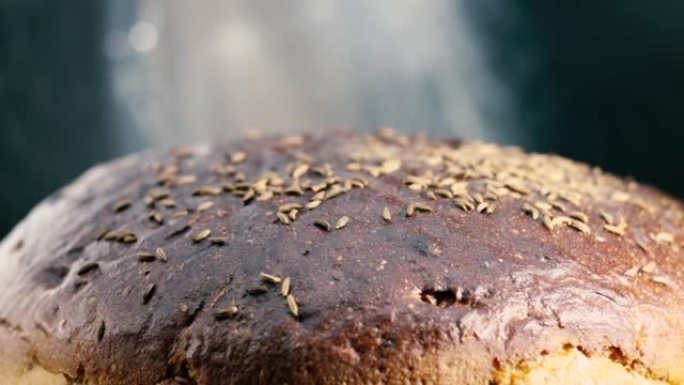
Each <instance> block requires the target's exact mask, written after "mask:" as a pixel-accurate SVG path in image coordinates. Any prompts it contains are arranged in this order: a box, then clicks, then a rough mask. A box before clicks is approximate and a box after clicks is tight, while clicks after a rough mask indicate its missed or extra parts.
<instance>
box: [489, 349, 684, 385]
mask: <svg viewBox="0 0 684 385" xmlns="http://www.w3.org/2000/svg"><path fill="white" fill-rule="evenodd" d="M494 380H495V382H494V383H495V384H497V385H557V384H564V385H613V384H615V385H618V384H621V385H680V384H675V383H672V382H664V381H660V380H656V379H649V378H648V377H646V376H644V375H642V374H640V373H638V372H636V371H634V370H632V369H630V368H626V367H625V366H623V365H621V364H619V363H617V362H615V361H612V360H611V359H609V358H607V357H601V356H592V357H589V356H587V355H585V354H584V353H582V352H580V351H579V350H577V349H565V350H563V351H561V352H558V353H555V354H552V355H547V356H544V357H542V358H540V359H539V360H538V361H536V362H525V363H522V364H520V365H518V366H516V367H513V368H511V367H505V368H502V369H499V370H497V371H496V372H495V373H494Z"/></svg>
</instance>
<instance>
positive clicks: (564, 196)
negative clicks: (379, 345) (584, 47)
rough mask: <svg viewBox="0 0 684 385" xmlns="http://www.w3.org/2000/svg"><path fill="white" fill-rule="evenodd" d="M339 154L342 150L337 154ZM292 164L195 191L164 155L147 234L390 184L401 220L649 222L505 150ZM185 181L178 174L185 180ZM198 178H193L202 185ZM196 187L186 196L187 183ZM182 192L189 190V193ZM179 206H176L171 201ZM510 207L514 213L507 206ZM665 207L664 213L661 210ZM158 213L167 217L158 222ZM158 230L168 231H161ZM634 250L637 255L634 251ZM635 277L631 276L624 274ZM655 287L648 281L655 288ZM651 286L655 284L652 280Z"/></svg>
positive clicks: (615, 193) (618, 225) (235, 165)
mask: <svg viewBox="0 0 684 385" xmlns="http://www.w3.org/2000/svg"><path fill="white" fill-rule="evenodd" d="M293 138H298V139H297V140H295V139H284V140H283V141H282V142H281V143H280V144H279V146H285V147H288V148H289V146H298V145H301V144H302V143H303V139H301V137H293ZM342 151H346V150H344V149H343V150H342ZM288 154H289V156H292V157H293V158H294V159H293V161H292V162H291V163H289V164H285V165H284V166H281V170H280V172H278V171H277V170H269V171H266V172H260V173H259V174H258V175H256V176H255V177H254V175H252V176H248V175H247V174H249V172H248V168H247V166H249V164H248V163H247V160H248V153H247V152H246V151H242V150H239V151H235V152H232V153H230V154H227V155H226V157H225V160H224V161H223V162H216V163H213V164H212V165H211V166H210V167H209V170H205V171H208V172H209V173H210V175H211V177H210V178H208V179H207V180H211V182H209V183H210V184H204V183H207V182H206V181H205V182H203V183H202V181H200V179H202V180H204V178H198V177H197V176H196V175H194V174H188V173H184V172H183V171H182V168H183V167H184V165H183V163H182V161H183V160H185V159H188V158H191V157H192V156H193V151H192V149H189V148H178V149H175V150H174V151H173V156H174V162H172V163H170V164H165V165H161V166H159V167H158V169H157V175H156V184H157V186H156V187H155V188H152V189H150V190H149V191H147V194H146V195H145V197H144V198H143V203H144V204H145V205H146V206H147V207H148V208H149V211H148V212H147V215H146V221H147V225H148V226H147V227H151V228H157V227H161V226H164V225H165V223H167V222H171V223H173V222H174V220H176V219H179V218H182V217H186V216H190V215H195V217H197V216H200V215H213V212H216V211H217V208H216V206H217V205H216V200H217V199H220V197H221V196H231V197H233V198H237V199H239V200H240V201H241V202H242V203H243V204H245V205H249V204H253V203H257V202H269V201H275V202H276V203H277V205H278V206H277V209H276V210H273V211H271V212H269V213H268V215H269V216H270V218H272V220H273V221H274V222H275V223H280V224H282V225H291V224H293V223H294V222H296V221H298V220H300V219H301V217H302V215H304V214H305V213H309V212H311V211H314V210H316V209H317V208H319V207H321V205H323V204H325V203H326V202H329V201H331V200H333V199H336V198H338V197H340V196H343V195H344V194H348V193H350V192H351V191H352V190H354V189H365V188H368V187H369V186H370V185H371V183H375V182H376V181H377V182H378V183H394V184H399V185H400V186H401V187H400V188H402V189H403V188H405V189H408V191H410V192H412V193H415V195H416V198H417V199H412V200H411V201H409V202H406V203H404V204H405V206H404V207H405V209H404V210H405V216H406V218H412V217H415V216H416V215H419V213H420V214H425V215H427V214H430V213H433V212H434V211H435V210H437V209H439V208H440V207H442V205H438V204H428V203H427V202H430V201H446V202H449V204H450V205H452V206H453V207H454V208H456V209H458V210H460V211H463V212H465V213H479V214H484V215H493V214H495V213H497V208H498V207H500V206H501V205H502V204H503V203H504V202H514V204H519V207H520V210H521V212H522V213H524V214H526V215H527V216H529V217H531V218H532V220H534V221H537V222H538V223H539V224H540V225H541V226H544V227H545V228H546V229H548V230H549V231H552V232H554V231H557V230H559V229H562V228H569V229H572V230H574V231H576V232H578V233H580V234H583V235H585V236H595V237H596V238H597V239H599V238H602V236H601V235H600V234H601V232H603V233H605V234H606V235H609V236H615V237H623V238H626V237H625V235H626V234H627V232H628V231H629V230H630V227H629V226H628V223H627V220H628V219H629V218H628V217H627V216H626V215H620V216H619V215H617V214H616V213H626V212H628V210H625V209H624V208H625V207H627V206H633V207H636V208H638V209H639V210H641V211H642V212H643V213H646V214H647V215H654V214H655V213H656V211H657V207H656V206H655V205H654V204H649V203H646V202H645V201H643V200H642V199H639V198H638V197H636V196H633V194H632V193H631V190H632V189H633V187H634V186H633V185H631V184H627V183H624V182H622V181H620V180H618V179H616V178H613V177H610V176H607V175H604V174H603V173H602V172H601V171H600V170H597V169H591V168H589V167H587V166H583V165H579V164H577V163H574V162H571V161H568V160H565V159H563V158H560V157H554V156H546V155H536V154H531V155H528V154H525V153H523V152H521V151H519V150H517V149H514V148H501V147H498V146H494V145H488V144H482V143H468V144H461V143H458V144H457V145H456V144H453V143H449V142H447V141H429V140H428V139H426V138H423V137H420V136H417V137H415V138H409V137H408V136H405V135H400V134H398V133H396V132H394V131H391V130H381V131H380V132H379V133H377V134H376V135H373V136H368V137H365V138H363V139H360V140H359V141H354V142H353V143H352V144H351V145H350V149H349V151H347V156H348V159H347V161H346V163H345V164H344V165H343V166H342V168H341V169H337V170H336V169H335V168H334V167H333V166H332V165H331V164H330V163H326V162H325V161H318V160H316V159H313V158H312V157H311V156H309V155H306V154H304V153H301V152H289V153H288ZM186 171H187V170H186ZM204 174H206V172H204V173H202V175H204ZM198 182H200V183H202V184H200V185H198V186H194V185H195V184H196V183H198ZM191 185H192V186H191ZM181 186H188V187H186V188H189V189H191V191H192V196H193V197H197V199H205V200H203V201H201V202H199V203H196V206H194V208H193V207H185V208H182V207H181V208H180V209H179V206H183V204H180V203H178V202H177V201H176V200H174V199H173V197H172V195H174V194H172V193H173V192H174V189H176V188H178V187H181ZM179 201H180V202H183V203H184V201H182V200H179ZM516 202H517V203H516ZM586 202H591V203H592V204H593V205H598V206H599V207H603V208H605V210H604V211H601V212H600V214H596V212H595V211H593V210H592V211H584V210H586V208H587V207H588V206H587V204H586ZM134 204H135V202H134V201H132V200H130V199H125V200H121V201H118V202H115V203H114V204H113V205H112V206H111V207H112V210H113V212H114V213H115V214H119V213H124V212H126V211H127V210H128V209H130V208H131V207H132V206H133V205H134ZM670 206H671V207H672V205H670ZM165 210H169V211H168V212H167V211H165ZM393 210H395V212H396V211H399V210H398V209H393V208H391V207H387V206H385V207H383V208H382V209H381V211H380V213H379V214H374V215H379V217H380V218H381V219H382V221H384V222H385V223H386V224H387V225H391V224H392V223H393V220H396V218H394V219H393ZM667 213H668V214H667V215H668V216H670V219H672V220H673V221H674V222H675V223H678V224H679V225H680V226H682V225H684V214H682V211H681V209H676V210H667ZM350 221H351V219H350V217H349V216H347V215H343V216H341V217H339V218H337V219H330V220H328V219H323V218H317V219H314V220H313V221H312V222H310V223H313V225H314V226H316V227H318V228H319V229H321V230H323V231H325V232H331V231H333V230H334V229H337V230H340V229H343V228H345V227H346V226H348V224H349V223H350ZM194 223H195V222H191V221H189V222H188V223H186V224H183V225H182V226H180V227H177V228H174V229H173V230H172V231H171V233H170V234H169V236H168V238H171V237H175V236H179V235H181V234H184V233H186V232H188V231H189V230H190V229H191V228H192V225H194ZM167 226H168V225H167ZM212 233H213V231H212V230H211V229H208V228H204V229H199V230H195V231H193V232H192V233H191V234H192V235H191V240H192V243H193V244H197V245H198V244H201V243H206V242H209V243H211V244H213V245H225V244H227V243H228V237H225V236H222V237H217V236H212ZM650 239H651V240H652V241H653V242H655V243H657V244H670V245H672V247H679V246H678V245H677V242H676V240H675V237H674V236H673V235H672V234H670V233H667V232H665V231H660V232H657V233H653V234H651V237H650ZM98 240H104V241H109V242H120V243H124V244H132V243H136V242H137V240H138V238H137V236H136V235H135V234H134V233H132V232H128V231H116V232H115V231H106V232H104V233H102V234H101V235H100V236H99V237H98ZM635 242H637V244H638V245H639V247H641V248H642V249H643V250H645V251H647V250H648V249H647V246H646V245H645V244H644V243H643V242H642V241H639V240H637V241H635ZM137 258H138V261H139V262H140V263H150V262H154V261H157V260H159V261H161V262H166V261H167V260H168V256H167V254H166V252H165V251H164V250H163V249H162V248H157V249H156V250H155V252H150V251H146V250H141V251H139V252H138V254H137ZM634 269H636V270H634ZM649 269H650V267H649V265H646V266H636V267H633V268H630V269H629V270H628V271H627V272H625V275H627V276H636V275H637V274H638V273H639V272H644V273H649ZM656 278H657V277H654V281H656ZM261 280H262V281H263V282H264V283H266V284H281V290H282V295H283V297H284V298H286V303H287V305H288V307H289V310H290V312H291V313H292V314H293V315H294V316H295V317H298V315H299V309H298V305H297V302H296V301H295V299H294V297H293V296H292V294H291V293H290V279H289V278H285V279H284V280H281V279H280V277H277V276H273V275H270V274H265V273H262V274H261ZM658 280H661V281H662V279H661V278H658ZM267 290H268V287H267V286H265V285H258V286H255V287H251V288H248V289H247V292H248V294H250V295H259V294H263V293H266V292H267ZM155 291H156V285H154V284H151V285H150V286H149V287H148V288H147V289H146V290H145V291H144V293H143V303H145V304H146V303H148V302H149V301H150V299H151V298H152V296H153V295H154V293H155ZM237 313H238V308H237V307H236V306H235V305H231V306H229V307H228V308H225V309H223V310H221V311H220V312H218V313H216V318H217V319H226V318H230V317H233V316H235V315H236V314H237Z"/></svg>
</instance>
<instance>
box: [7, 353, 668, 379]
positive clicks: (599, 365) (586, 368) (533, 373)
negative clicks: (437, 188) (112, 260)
mask: <svg viewBox="0 0 684 385" xmlns="http://www.w3.org/2000/svg"><path fill="white" fill-rule="evenodd" d="M493 380H494V382H493V383H494V384H496V385H558V384H563V385H618V384H619V385H682V384H679V383H673V382H665V381H660V380H657V379H650V378H648V377H646V376H644V375H643V374H640V373H638V372H636V371H634V370H632V369H630V368H626V367H625V366H623V365H621V364H619V363H617V362H615V361H612V360H610V359H609V358H606V357H601V356H592V357H589V356H587V355H585V354H584V353H582V352H580V351H579V350H577V349H574V348H571V349H565V350H563V351H561V352H558V353H554V354H551V355H546V356H543V357H541V358H540V359H538V360H537V361H535V362H523V363H521V364H519V365H517V366H515V367H504V368H500V369H498V370H496V371H495V372H494V373H493ZM2 384H3V385H5V384H6V385H66V384H67V380H66V379H65V377H64V376H63V375H61V374H54V373H50V372H48V371H46V370H45V369H43V368H41V367H39V366H33V367H31V368H30V369H26V370H24V371H23V372H22V373H20V374H15V375H10V377H9V378H5V379H4V380H3V381H2Z"/></svg>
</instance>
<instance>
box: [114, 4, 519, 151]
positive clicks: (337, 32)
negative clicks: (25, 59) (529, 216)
mask: <svg viewBox="0 0 684 385" xmlns="http://www.w3.org/2000/svg"><path fill="white" fill-rule="evenodd" d="M267 3H268V4H267ZM199 4H200V3H197V2H193V1H185V0H163V1H162V0H147V1H142V2H141V6H140V7H141V8H140V9H139V13H138V15H139V19H140V20H139V23H140V22H143V23H145V24H142V25H146V26H151V27H153V28H154V31H156V33H158V41H155V42H156V46H154V47H150V49H148V50H144V52H141V53H138V54H137V55H138V57H136V65H137V66H138V67H139V69H140V71H137V73H132V72H131V71H117V70H116V67H115V77H116V82H118V83H122V84H125V86H117V87H116V88H115V90H116V91H117V96H119V100H120V101H121V103H128V109H129V110H130V111H131V112H132V116H133V117H134V122H135V124H136V125H137V126H138V127H139V128H140V130H142V132H143V134H144V135H145V136H147V137H148V138H149V139H150V140H151V141H152V143H154V144H157V145H169V144H174V143H181V142H188V141H199V140H205V139H206V138H210V137H234V136H237V135H239V134H241V133H242V132H243V131H245V130H254V129H256V130H258V131H260V132H264V133H272V132H287V131H301V130H320V129H331V128H335V127H339V126H352V127H356V128H360V129H374V128H376V127H378V126H381V125H392V126H395V127H396V128H397V129H400V130H404V131H417V130H423V131H429V132H431V133H433V134H458V135H460V136H465V137H469V138H473V137H476V138H488V137H491V136H493V135H492V134H493V133H492V132H491V131H490V130H488V127H489V126H490V125H491V124H490V123H491V121H492V120H493V119H495V118H497V117H498V116H500V115H501V114H504V113H505V111H503V108H502V106H505V104H506V103H505V102H504V101H505V100H504V99H505V93H504V92H502V89H501V87H499V86H498V85H497V84H495V82H494V81H493V80H492V78H491V77H490V76H489V72H488V70H487V68H486V66H485V64H484V60H483V57H482V52H481V49H480V47H479V45H478V42H477V39H476V38H475V36H474V35H473V34H472V33H471V30H470V28H469V27H468V20H467V19H468V18H467V15H465V14H464V11H463V9H462V7H461V3H460V2H459V1H448V0H435V1H420V0H408V1H393V0H376V1H362V0H352V1H330V0H307V1H295V2H290V1H273V2H259V1H251V2H249V1H247V2H237V1H225V0H207V1H203V2H201V6H200V5H199ZM148 23H149V24H148ZM138 25H140V24H138ZM155 38H157V37H156V36H155ZM152 48H153V49H152ZM138 51H140V50H138ZM131 77H135V79H134V80H132V79H131ZM132 94H133V95H132ZM131 96H134V97H131ZM131 101H133V102H131ZM485 111H487V113H486V114H485Z"/></svg>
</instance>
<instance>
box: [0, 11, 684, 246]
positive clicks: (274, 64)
mask: <svg viewBox="0 0 684 385" xmlns="http://www.w3.org/2000/svg"><path fill="white" fill-rule="evenodd" d="M256 3H259V4H256ZM558 3H559V2H549V1H531V0H528V1H525V0H509V1H503V0H479V1H473V2H467V1H446V0H443V1H437V0H436V1H434V2H424V1H417V0H411V1H406V2H394V1H390V0H379V1H375V2H372V4H368V2H363V1H348V2H334V1H328V0H315V1H313V0H311V1H298V2H293V3H290V2H272V3H269V4H267V5H266V2H235V1H220V0H205V1H198V2H194V1H193V2H184V1H182V0H167V1H162V0H140V1H132V0H109V1H94V0H72V1H69V2H66V1H54V0H52V1H48V0H0V55H1V56H0V129H1V132H0V181H2V184H1V186H2V187H1V188H0V213H1V215H0V236H2V235H4V234H5V233H6V232H8V231H9V230H10V229H11V228H12V226H13V225H14V224H16V223H17V221H19V220H20V219H21V218H22V217H23V216H25V215H26V213H27V212H28V210H30V208H31V207H32V206H33V205H35V204H36V203H37V202H38V201H40V200H41V199H42V198H44V197H45V196H47V195H48V194H50V193H51V192H52V191H54V190H55V189H57V188H59V187H60V186H62V185H63V184H65V183H67V182H68V181H70V180H72V179H73V178H75V177H76V176H77V175H79V174H80V173H81V172H83V171H84V170H86V169H87V168H88V167H89V166H91V165H93V164H95V163H97V162H101V161H105V160H108V159H111V158H113V157H116V156H119V155H122V154H125V153H129V152H133V151H137V150H140V149H143V148H146V147H150V146H156V147H164V146H169V145H173V144H178V143H183V142H193V141H199V140H206V139H210V138H213V137H219V136H220V137H237V136H239V135H240V134H241V133H242V132H243V131H244V130H247V129H249V130H254V129H258V130H261V131H263V132H267V133H268V132H282V131H301V130H323V129H330V128H333V127H336V126H340V125H351V126H353V127H358V128H359V129H362V130H372V129H375V128H376V127H378V126H380V125H385V124H388V125H393V126H395V127H396V128H397V129H399V130H402V131H418V130H420V131H426V132H430V133H432V134H434V135H440V136H444V135H459V136H463V137H466V138H481V139H485V140H494V141H498V142H503V143H511V144H516V145H520V146H523V147H525V148H526V149H529V150H533V151H542V152H555V153H559V154H562V155H566V156H569V157H572V158H576V159H580V160H584V161H587V162H590V163H592V164H596V165H599V166H601V167H602V168H604V169H606V170H608V171H611V172H615V173H618V174H621V175H628V176H633V177H635V178H636V179H638V180H642V181H645V182H648V183H650V184H653V185H656V186H658V187H660V188H661V189H664V190H666V191H668V192H669V193H671V194H673V195H676V196H679V197H684V178H682V177H681V176H680V175H681V174H682V172H681V171H680V170H681V167H682V166H684V161H683V159H684V158H683V156H682V153H680V151H681V149H680V147H682V146H683V145H684V130H683V129H682V127H681V126H682V124H683V122H684V113H683V111H684V108H683V107H684V3H683V2H681V1H676V0H669V1H651V2H646V1H630V0H621V1H617V0H603V1H584V0H578V1H573V2H563V3H562V7H561V6H559V5H558Z"/></svg>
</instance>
